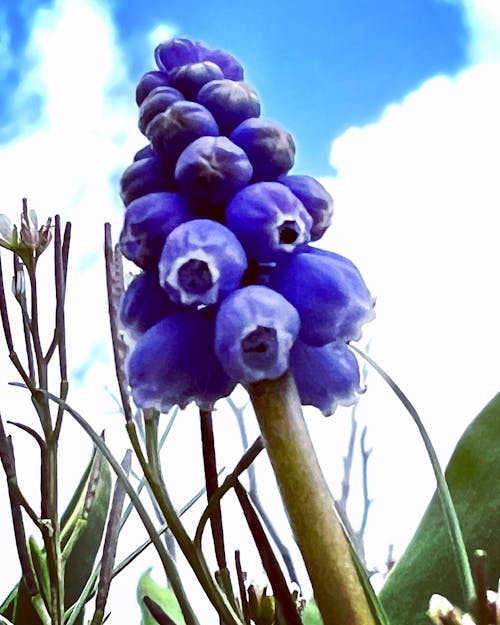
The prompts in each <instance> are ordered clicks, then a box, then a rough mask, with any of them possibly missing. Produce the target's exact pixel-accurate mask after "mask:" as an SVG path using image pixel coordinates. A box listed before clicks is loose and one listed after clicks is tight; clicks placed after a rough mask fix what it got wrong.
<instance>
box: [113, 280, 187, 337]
mask: <svg viewBox="0 0 500 625" xmlns="http://www.w3.org/2000/svg"><path fill="white" fill-rule="evenodd" d="M178 309H179V306H177V305H176V304H175V303H174V302H173V301H172V300H171V299H170V298H169V296H168V295H167V293H165V291H164V289H162V288H161V286H160V283H159V282H158V274H157V273H156V272H153V271H144V272H143V273H140V274H139V275H138V276H135V278H134V279H133V280H132V282H131V283H130V284H129V285H128V288H127V290H126V291H125V293H124V294H123V296H122V298H121V302H120V311H119V315H120V322H121V323H122V325H123V327H124V328H125V329H126V330H127V332H128V333H129V335H130V336H131V337H132V338H133V339H138V338H139V337H140V336H142V335H143V334H144V332H146V331H147V330H149V328H151V327H152V326H154V325H155V324H156V323H158V321H161V320H162V319H163V318H164V317H166V316H167V315H169V314H170V313H172V312H174V311H175V310H178Z"/></svg>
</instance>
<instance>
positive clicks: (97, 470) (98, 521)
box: [0, 451, 111, 625]
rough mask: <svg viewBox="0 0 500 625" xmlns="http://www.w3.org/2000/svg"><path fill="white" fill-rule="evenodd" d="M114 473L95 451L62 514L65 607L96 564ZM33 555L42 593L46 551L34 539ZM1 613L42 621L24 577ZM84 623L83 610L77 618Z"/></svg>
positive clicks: (19, 624) (32, 624)
mask: <svg viewBox="0 0 500 625" xmlns="http://www.w3.org/2000/svg"><path fill="white" fill-rule="evenodd" d="M110 493H111V474H110V470H109V466H108V464H107V463H106V462H105V461H104V460H103V458H102V456H101V455H100V454H99V453H98V452H97V451H95V452H94V454H93V456H92V459H91V461H90V463H89V465H88V467H87V469H86V470H85V472H84V474H83V476H82V479H81V480H80V483H79V484H78V487H77V488H76V490H75V493H74V495H73V497H72V498H71V501H70V503H69V504H68V506H67V508H66V510H65V512H64V513H63V515H62V517H61V544H62V548H63V549H65V552H64V556H65V557H66V566H65V575H64V586H65V602H64V603H65V607H66V608H69V607H70V606H71V605H72V604H73V603H74V602H75V601H76V600H77V599H78V597H79V596H80V594H81V592H82V590H83V588H84V586H85V584H86V583H87V580H88V579H89V577H90V575H91V573H92V569H93V567H94V564H95V559H96V556H97V552H98V550H99V546H100V544H101V539H102V535H103V532H104V527H105V523H106V517H107V514H108V507H109V500H110ZM29 548H30V557H31V561H32V564H33V568H34V571H35V574H36V577H37V580H38V585H39V588H41V589H42V593H43V592H45V593H48V571H47V565H46V558H45V553H44V551H43V550H42V549H40V547H39V546H38V545H37V543H36V542H35V541H34V539H30V541H29ZM0 614H2V616H5V617H6V618H9V619H10V620H12V621H13V622H14V624H15V625H40V618H39V617H38V615H37V614H36V612H35V610H34V608H33V606H32V604H31V600H30V597H29V595H28V592H27V590H26V587H25V585H24V583H23V582H22V581H21V582H20V583H19V584H18V585H17V587H16V588H14V589H13V591H12V592H11V593H10V595H9V597H8V598H7V599H6V600H5V602H4V603H3V604H2V606H1V609H0ZM76 623H77V625H81V624H82V623H83V614H81V615H80V617H79V618H78V620H77V621H76Z"/></svg>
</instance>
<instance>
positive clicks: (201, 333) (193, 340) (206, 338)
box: [127, 308, 236, 412]
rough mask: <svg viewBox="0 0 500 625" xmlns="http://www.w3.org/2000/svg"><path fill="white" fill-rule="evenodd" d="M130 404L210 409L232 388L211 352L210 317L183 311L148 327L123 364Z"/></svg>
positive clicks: (207, 313)
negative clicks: (192, 405)
mask: <svg viewBox="0 0 500 625" xmlns="http://www.w3.org/2000/svg"><path fill="white" fill-rule="evenodd" d="M127 371H128V379H129V383H130V387H131V389H132V395H133V398H134V402H135V403H136V405H137V406H139V407H141V408H156V409H157V410H159V411H160V412H167V411H168V410H170V408H172V406H175V405H176V404H178V405H179V406H180V407H181V408H185V407H186V406H187V405H188V404H189V403H190V402H192V401H194V402H196V403H197V404H198V406H199V407H200V408H202V409H203V410H210V409H211V408H212V407H213V404H214V403H215V402H216V401H217V400H218V399H220V398H221V397H226V396H227V395H229V394H230V393H231V391H232V390H233V388H234V387H235V384H236V380H234V379H232V378H230V377H229V376H228V375H227V373H226V372H225V371H224V369H223V368H222V365H221V364H220V362H219V360H218V359H217V357H216V355H215V352H214V313H212V312H211V311H210V310H208V309H204V310H194V309H192V308H183V309H182V310H179V311H176V312H173V313H172V314H170V315H168V317H165V319H162V320H161V321H160V322H159V323H157V324H156V325H154V326H153V327H152V328H150V329H149V330H148V331H147V332H146V333H145V334H143V336H142V337H141V338H140V339H139V341H138V342H137V344H136V346H135V349H134V350H133V351H132V353H131V354H130V357H129V359H128V362H127Z"/></svg>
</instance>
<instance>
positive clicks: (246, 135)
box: [229, 118, 295, 182]
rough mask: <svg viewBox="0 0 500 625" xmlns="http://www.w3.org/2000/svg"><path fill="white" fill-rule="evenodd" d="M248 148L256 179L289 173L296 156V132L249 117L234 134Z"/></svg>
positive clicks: (241, 145)
mask: <svg viewBox="0 0 500 625" xmlns="http://www.w3.org/2000/svg"><path fill="white" fill-rule="evenodd" d="M229 138H230V139H231V141H234V143H236V145H239V146H240V148H242V149H243V150H245V152H246V154H247V156H248V158H249V160H250V162H251V163H252V167H253V180H254V182H258V181H260V180H275V179H276V178H278V176H282V175H283V174H286V173H287V172H288V170H289V169H290V168H291V167H292V165H293V162H294V159H295V144H294V142H293V139H292V135H291V134H290V133H288V132H286V130H283V128H281V126H278V124H275V123H274V122H270V121H267V120H264V119H260V118H259V119H256V118H252V119H247V120H245V121H244V122H242V123H241V124H240V125H239V126H237V127H236V128H235V129H234V130H233V132H232V133H231V135H230V137H229Z"/></svg>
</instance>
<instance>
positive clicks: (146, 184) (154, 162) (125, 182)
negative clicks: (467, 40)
mask: <svg viewBox="0 0 500 625" xmlns="http://www.w3.org/2000/svg"><path fill="white" fill-rule="evenodd" d="M174 186H175V184H174V180H173V176H172V171H171V169H170V168H169V167H167V166H166V165H165V163H163V162H162V161H161V159H160V158H158V156H153V157H149V158H141V159H140V160H137V161H135V162H134V163H132V165H129V166H128V167H127V169H126V170H125V171H124V172H123V174H122V177H121V180H120V197H121V199H122V201H123V203H124V204H125V206H128V205H129V204H130V202H132V201H133V200H136V199H137V198H138V197H141V196H143V195H147V194H148V193H156V192H158V191H169V190H172V189H173V188H174Z"/></svg>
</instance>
